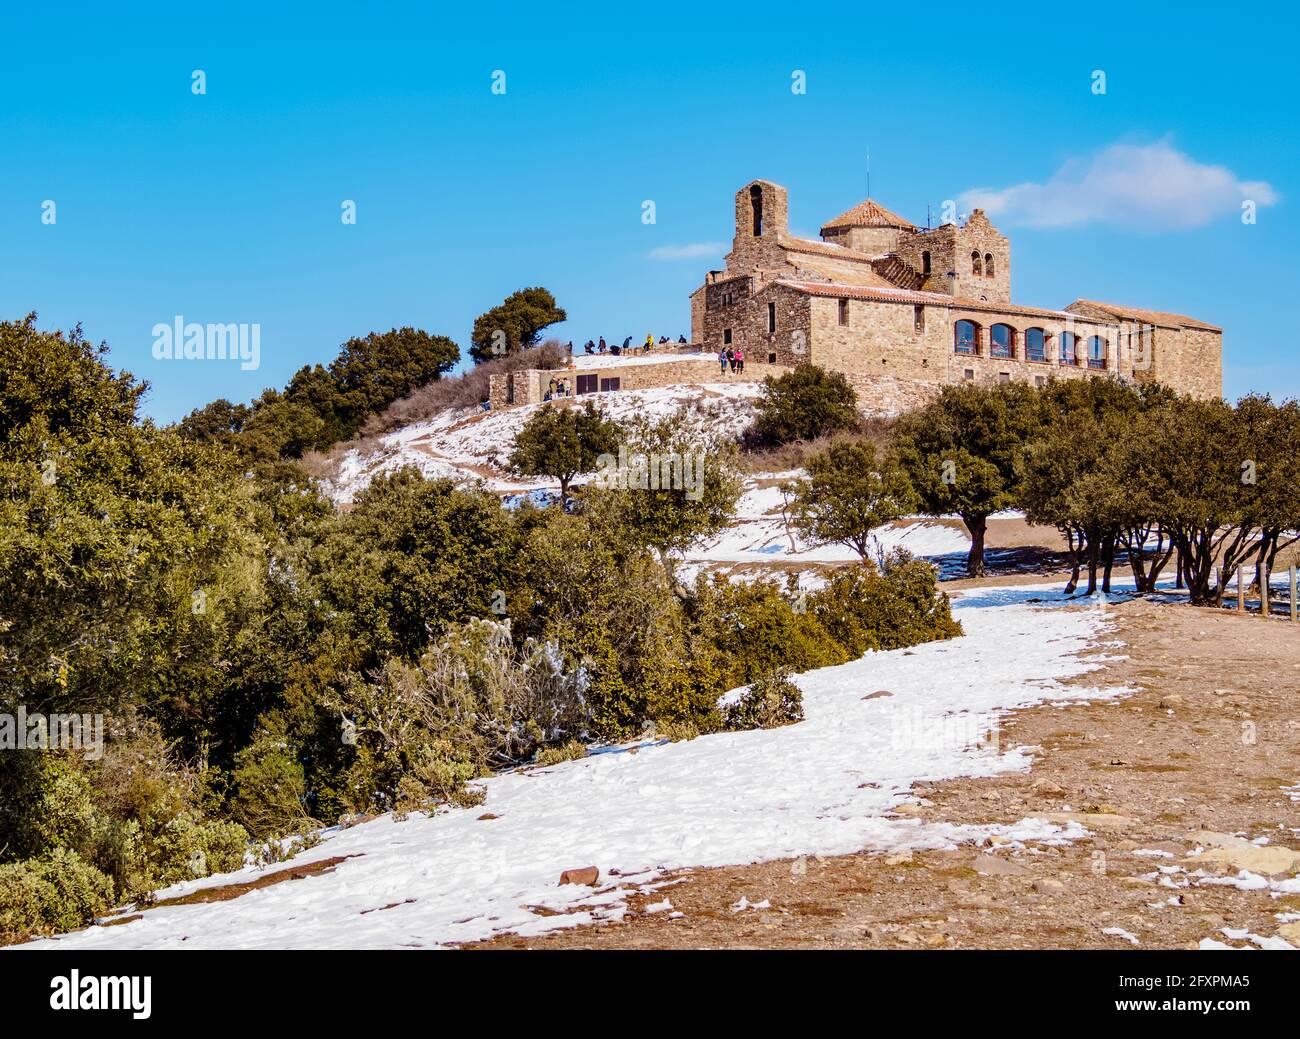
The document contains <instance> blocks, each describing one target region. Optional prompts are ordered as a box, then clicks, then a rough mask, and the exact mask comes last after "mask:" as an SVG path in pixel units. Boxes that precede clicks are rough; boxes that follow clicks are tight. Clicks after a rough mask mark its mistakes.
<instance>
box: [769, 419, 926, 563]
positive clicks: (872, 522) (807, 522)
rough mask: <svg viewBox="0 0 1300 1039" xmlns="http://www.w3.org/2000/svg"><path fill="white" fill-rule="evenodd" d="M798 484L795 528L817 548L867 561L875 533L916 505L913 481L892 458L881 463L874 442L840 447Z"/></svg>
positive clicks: (817, 458)
mask: <svg viewBox="0 0 1300 1039" xmlns="http://www.w3.org/2000/svg"><path fill="white" fill-rule="evenodd" d="M805 469H806V471H807V473H808V477H807V478H806V479H803V480H799V481H796V482H795V483H794V485H793V487H792V491H793V495H792V497H793V513H794V519H793V526H794V528H795V529H796V530H798V531H799V533H800V534H801V535H802V536H803V537H804V538H805V539H806V540H808V541H809V542H811V543H812V544H815V545H825V544H840V545H845V546H847V547H848V548H851V549H853V551H855V552H856V553H857V554H858V556H859V557H861V558H862V559H863V560H864V561H865V560H866V558H867V555H868V553H869V552H870V551H871V546H872V532H873V531H875V530H876V528H877V527H881V526H883V525H884V524H886V523H889V522H891V521H893V520H896V519H900V518H901V517H903V516H906V515H908V514H909V513H910V512H911V511H912V510H913V509H915V508H916V507H917V505H918V498H917V495H916V492H915V491H914V490H913V489H912V484H911V481H910V480H909V479H908V476H907V474H906V473H905V472H904V471H903V469H902V468H901V466H900V465H899V464H898V461H897V460H896V459H894V458H892V457H890V458H884V459H881V460H877V458H876V448H875V445H874V444H872V443H871V442H870V441H865V440H863V441H857V440H848V441H839V442H837V443H833V444H832V445H831V446H830V447H829V448H828V449H827V450H826V451H824V452H821V453H820V454H817V455H814V456H813V457H812V458H810V459H808V461H807V463H806V464H805Z"/></svg>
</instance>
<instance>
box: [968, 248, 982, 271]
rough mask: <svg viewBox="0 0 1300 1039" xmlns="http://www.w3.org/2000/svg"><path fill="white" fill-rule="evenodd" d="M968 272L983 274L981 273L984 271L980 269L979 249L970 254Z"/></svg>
mask: <svg viewBox="0 0 1300 1039" xmlns="http://www.w3.org/2000/svg"><path fill="white" fill-rule="evenodd" d="M970 272H971V273H972V274H983V273H984V272H983V271H982V270H981V269H980V254H979V250H978V249H976V250H975V251H974V252H973V253H971V254H970Z"/></svg>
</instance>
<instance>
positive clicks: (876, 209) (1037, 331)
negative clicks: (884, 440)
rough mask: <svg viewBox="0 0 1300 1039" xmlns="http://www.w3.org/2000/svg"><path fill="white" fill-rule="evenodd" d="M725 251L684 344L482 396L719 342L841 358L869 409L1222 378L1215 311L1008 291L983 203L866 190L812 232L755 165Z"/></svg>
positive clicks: (708, 365)
mask: <svg viewBox="0 0 1300 1039" xmlns="http://www.w3.org/2000/svg"><path fill="white" fill-rule="evenodd" d="M725 264H726V265H725V267H724V269H722V270H715V271H710V272H709V273H708V274H707V276H706V277H705V280H704V284H703V285H701V286H700V287H699V288H698V289H696V290H695V292H694V293H692V294H691V347H690V350H683V349H681V348H677V347H674V348H673V353H672V354H671V355H668V356H665V357H663V359H662V363H646V364H641V365H636V366H632V365H629V364H627V363H626V361H620V360H619V359H612V358H611V359H607V358H605V357H600V358H592V357H586V358H578V359H576V360H575V367H573V368H569V369H567V370H564V371H562V372H537V371H525V372H516V373H513V374H509V375H494V376H493V377H492V387H491V400H492V407H494V408H500V407H509V406H514V405H519V404H524V403H532V402H535V401H539V400H542V399H544V397H545V387H547V386H548V385H549V380H550V379H551V378H552V377H556V376H559V377H560V378H562V379H564V378H567V379H568V381H569V383H570V386H569V390H570V392H571V393H576V394H579V395H582V394H586V393H599V392H604V391H609V390H617V389H633V388H644V387H649V386H665V385H670V384H673V383H681V382H688V383H689V382H701V383H703V382H713V381H717V380H718V378H719V372H718V365H717V363H716V361H715V360H713V358H715V357H716V355H717V353H718V351H719V350H725V349H727V348H728V347H732V348H740V349H742V350H743V351H744V354H745V362H746V363H745V372H744V374H743V377H744V378H746V379H755V378H762V377H763V376H765V375H769V374H779V373H780V372H781V371H784V370H788V369H789V368H791V367H793V366H795V365H798V364H803V363H812V364H816V365H819V366H821V367H823V368H827V369H832V370H835V371H839V372H843V373H844V375H845V376H846V377H847V378H848V379H849V381H850V382H851V383H852V384H853V386H854V388H855V389H856V390H857V391H858V399H859V402H860V404H861V405H862V407H863V409H864V410H867V411H873V412H897V411H900V410H904V409H906V408H909V407H912V406H915V405H917V404H921V403H924V402H925V401H926V400H928V399H929V398H930V397H932V396H933V395H934V394H935V393H937V392H938V389H939V387H940V386H942V385H943V384H944V383H959V382H976V383H983V384H989V383H996V382H1010V381H1023V382H1031V383H1034V384H1036V385H1042V384H1043V383H1045V382H1046V381H1047V379H1048V378H1049V377H1051V376H1056V377H1058V378H1089V377H1111V378H1115V377H1122V378H1125V379H1131V380H1133V381H1135V382H1160V383H1163V384H1164V385H1166V386H1169V387H1171V388H1173V389H1175V390H1178V391H1179V392H1182V393H1188V394H1191V395H1193V396H1196V397H1216V396H1220V395H1221V394H1222V392H1223V333H1222V330H1221V329H1219V328H1216V327H1215V326H1214V325H1210V324H1207V323H1206V322H1204V321H1198V320H1197V319H1195V318H1190V317H1185V316H1183V315H1181V314H1168V313H1163V312H1161V311H1155V310H1145V309H1140V308H1136V307H1125V306H1116V305H1113V304H1109V303H1099V302H1096V301H1094V300H1085V299H1079V300H1075V301H1074V302H1073V303H1071V304H1070V305H1069V306H1068V307H1066V308H1065V309H1063V310H1050V309H1044V308H1041V307H1028V306H1023V305H1020V304H1015V303H1012V302H1011V243H1010V241H1009V240H1008V239H1007V237H1006V236H1005V235H1003V234H1002V233H1000V232H999V231H998V229H997V228H996V227H994V226H993V224H992V223H991V222H990V221H989V219H988V217H987V216H986V215H985V214H984V212H983V210H979V209H976V210H975V211H974V212H973V213H972V214H971V215H970V219H968V220H966V221H964V222H963V223H960V224H952V223H950V224H942V225H940V226H939V227H936V228H922V227H917V226H915V225H913V224H911V223H909V222H908V221H907V220H904V219H903V218H902V217H900V216H898V215H897V214H895V213H892V212H890V211H889V210H888V209H886V208H885V207H884V206H882V205H880V204H879V203H878V202H876V201H874V200H872V199H867V200H866V201H865V202H862V203H860V204H859V205H856V206H854V207H853V208H852V209H850V210H848V212H846V213H843V214H841V215H840V216H838V217H836V218H835V219H834V220H831V221H830V222H829V223H827V224H825V225H824V226H823V227H822V229H821V240H820V241H813V240H811V239H807V238H799V237H796V236H794V235H792V234H791V233H790V231H789V203H788V198H787V194H786V190H785V188H783V187H781V186H780V185H778V184H773V183H771V182H770V181H765V180H756V181H753V182H752V183H750V184H746V185H745V186H744V187H743V188H741V189H740V191H738V192H737V193H736V227H735V237H734V238H733V240H732V246H731V251H730V252H729V253H728V254H727V256H726V259H725ZM691 351H694V352H695V353H694V358H697V359H692V353H691ZM647 360H654V359H647ZM584 369H585V370H584Z"/></svg>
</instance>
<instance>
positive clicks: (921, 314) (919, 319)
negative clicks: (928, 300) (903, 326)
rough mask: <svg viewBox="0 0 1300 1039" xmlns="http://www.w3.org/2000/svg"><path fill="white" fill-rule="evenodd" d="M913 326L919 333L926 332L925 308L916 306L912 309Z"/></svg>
mask: <svg viewBox="0 0 1300 1039" xmlns="http://www.w3.org/2000/svg"><path fill="white" fill-rule="evenodd" d="M912 324H913V326H914V327H915V328H916V330H917V331H918V332H924V331H925V307H923V306H915V307H913V308H912Z"/></svg>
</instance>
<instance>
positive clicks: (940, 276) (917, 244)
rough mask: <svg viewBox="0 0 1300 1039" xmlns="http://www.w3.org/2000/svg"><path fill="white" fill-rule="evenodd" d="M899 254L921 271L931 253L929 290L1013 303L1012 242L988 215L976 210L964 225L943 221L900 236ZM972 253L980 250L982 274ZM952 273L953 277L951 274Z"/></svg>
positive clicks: (927, 281)
mask: <svg viewBox="0 0 1300 1039" xmlns="http://www.w3.org/2000/svg"><path fill="white" fill-rule="evenodd" d="M896 251H897V253H898V255H899V256H900V257H902V258H903V259H904V260H905V261H906V262H907V263H909V264H911V265H912V266H913V267H915V268H916V269H917V270H918V271H922V272H923V271H924V270H925V257H924V254H925V253H926V252H928V253H929V254H930V276H929V277H928V278H927V279H926V281H925V284H924V285H922V288H923V289H924V290H925V291H926V292H946V293H947V294H948V295H950V296H961V297H963V298H966V299H976V300H979V299H983V300H988V301H989V302H991V303H1009V302H1011V242H1010V240H1009V239H1008V238H1007V237H1006V236H1005V235H1004V234H1002V233H1001V232H999V231H998V229H997V228H996V227H994V226H993V225H992V224H991V223H990V222H989V219H988V217H987V216H985V215H984V210H982V209H977V210H975V211H974V212H973V213H972V214H971V216H970V219H969V220H968V221H967V222H966V225H965V226H964V227H957V226H956V225H955V224H943V225H941V226H939V227H936V228H934V229H933V230H927V231H917V232H915V233H913V234H908V233H903V234H900V235H899V239H898V247H897V249H896ZM972 253H979V256H980V273H978V274H976V273H975V271H974V270H973V266H974V265H973V260H972V256H971V254H972ZM989 256H992V257H993V276H992V277H989V275H988V274H987V272H986V270H987V257H989ZM949 273H951V274H952V275H953V277H951V278H950V277H948V275H949Z"/></svg>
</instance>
